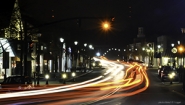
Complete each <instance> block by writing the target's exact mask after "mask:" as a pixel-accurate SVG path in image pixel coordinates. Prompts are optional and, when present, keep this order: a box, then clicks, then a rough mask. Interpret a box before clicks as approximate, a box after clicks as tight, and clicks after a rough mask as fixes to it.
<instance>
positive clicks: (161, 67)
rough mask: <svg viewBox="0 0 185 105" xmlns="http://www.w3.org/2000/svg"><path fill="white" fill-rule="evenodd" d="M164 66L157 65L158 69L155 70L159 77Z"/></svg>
mask: <svg viewBox="0 0 185 105" xmlns="http://www.w3.org/2000/svg"><path fill="white" fill-rule="evenodd" d="M164 67H165V66H159V68H158V70H157V74H158V76H159V77H161V71H162V70H163V69H164Z"/></svg>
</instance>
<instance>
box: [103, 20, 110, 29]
mask: <svg viewBox="0 0 185 105" xmlns="http://www.w3.org/2000/svg"><path fill="white" fill-rule="evenodd" d="M102 29H103V30H109V29H110V23H109V22H107V21H105V22H103V23H102Z"/></svg>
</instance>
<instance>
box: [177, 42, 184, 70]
mask: <svg viewBox="0 0 185 105" xmlns="http://www.w3.org/2000/svg"><path fill="white" fill-rule="evenodd" d="M178 52H180V53H181V59H182V60H183V61H182V65H183V67H184V59H183V53H184V47H183V46H182V45H181V46H179V47H178Z"/></svg>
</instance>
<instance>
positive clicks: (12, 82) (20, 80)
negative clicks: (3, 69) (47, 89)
mask: <svg viewBox="0 0 185 105" xmlns="http://www.w3.org/2000/svg"><path fill="white" fill-rule="evenodd" d="M0 88H1V89H3V90H8V91H16V90H25V89H31V88H33V86H32V78H31V77H28V76H20V75H13V76H9V77H7V78H6V79H5V80H4V81H3V82H2V83H1V84H0Z"/></svg>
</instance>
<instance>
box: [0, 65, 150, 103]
mask: <svg viewBox="0 0 185 105" xmlns="http://www.w3.org/2000/svg"><path fill="white" fill-rule="evenodd" d="M114 64H115V65H114ZM112 65H114V67H113V68H114V69H112V68H111V70H113V71H115V72H117V73H115V74H114V73H113V74H112V73H111V72H109V73H111V76H109V77H108V78H105V77H103V76H100V78H99V79H102V80H100V81H98V80H99V79H98V77H97V79H94V80H91V82H94V81H96V82H94V83H89V82H87V81H85V82H83V83H78V84H73V85H67V86H60V87H56V88H52V89H58V90H55V91H59V90H60V89H61V90H63V93H62V94H60V93H58V94H57V93H56V94H54V95H57V96H53V98H52V99H50V98H49V100H54V101H55V100H57V99H58V101H57V102H50V103H49V104H48V105H51V104H60V105H65V104H74V105H76V103H80V102H86V104H91V103H94V102H97V101H100V100H104V99H110V98H117V97H123V96H131V95H135V94H138V93H140V92H142V91H144V90H146V89H147V88H148V86H149V80H148V77H147V73H146V68H143V67H142V66H139V65H137V64H134V65H130V68H128V69H126V70H125V74H124V76H123V79H120V80H116V81H112V82H106V81H110V80H111V79H112V78H114V76H117V74H119V72H118V71H121V69H120V68H122V69H124V67H121V66H120V65H117V64H116V63H112V64H111V66H112ZM117 66H118V68H117ZM136 67H138V68H137V69H136ZM117 70H118V71H117ZM133 70H135V72H136V74H137V76H136V78H135V79H134V77H133V76H131V74H132V73H131V72H133ZM143 82H145V86H144V87H141V88H140V89H136V90H135V87H138V86H139V85H141V84H142V83H143ZM88 83H89V84H88ZM115 83H119V84H115ZM79 85H83V86H81V88H76V89H75V87H80V86H79ZM106 85H108V86H106ZM112 85H113V86H112ZM73 86H74V87H73ZM98 87H99V88H98ZM64 88H71V90H73V89H74V90H75V92H70V93H69V92H65V91H64V90H65V89H64ZM52 89H51V90H50V89H47V90H49V91H52ZM130 89H134V90H132V91H131V92H129V93H124V92H125V91H126V90H130ZM43 91H45V90H43ZM67 91H68V90H67ZM79 91H80V92H79ZM96 91H98V92H96ZM117 92H119V93H117ZM33 93H35V92H33ZM51 93H53V92H51ZM95 93H96V94H95ZM104 93H107V94H104ZM12 94H13V93H11V94H10V95H12ZM22 94H23V95H24V94H26V93H22ZM46 94H48V93H46ZM0 96H1V94H0ZM26 96H27V95H26ZM31 96H32V95H31ZM45 96H46V97H45V98H44V99H45V101H46V102H47V101H48V98H47V95H45ZM61 96H62V97H63V98H64V99H66V100H61V101H60V99H61ZM32 97H35V96H32ZM54 97H55V98H54ZM25 98H27V99H29V97H25ZM40 98H41V99H42V98H43V96H42V97H40ZM0 99H1V97H0ZM38 101H39V100H38ZM86 104H83V105H86ZM44 105H47V104H44Z"/></svg>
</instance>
